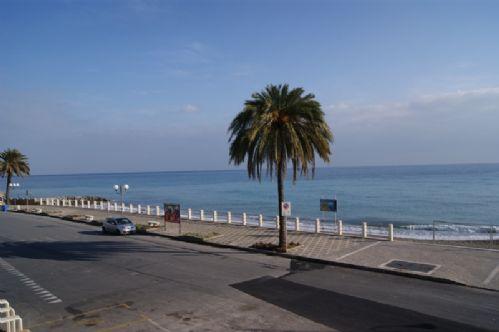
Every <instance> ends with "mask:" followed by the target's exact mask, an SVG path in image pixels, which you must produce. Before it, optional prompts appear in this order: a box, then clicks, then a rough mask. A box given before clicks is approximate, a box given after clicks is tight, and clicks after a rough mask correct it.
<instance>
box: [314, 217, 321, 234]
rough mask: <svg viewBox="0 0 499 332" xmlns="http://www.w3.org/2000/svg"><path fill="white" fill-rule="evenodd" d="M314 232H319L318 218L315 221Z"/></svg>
mask: <svg viewBox="0 0 499 332" xmlns="http://www.w3.org/2000/svg"><path fill="white" fill-rule="evenodd" d="M315 232H316V233H320V232H321V220H320V219H319V218H317V219H315Z"/></svg>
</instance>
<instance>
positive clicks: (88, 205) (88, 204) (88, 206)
mask: <svg viewBox="0 0 499 332" xmlns="http://www.w3.org/2000/svg"><path fill="white" fill-rule="evenodd" d="M87 208H89V209H90V201H87Z"/></svg>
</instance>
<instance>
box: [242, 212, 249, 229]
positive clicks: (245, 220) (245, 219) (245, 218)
mask: <svg viewBox="0 0 499 332" xmlns="http://www.w3.org/2000/svg"><path fill="white" fill-rule="evenodd" d="M247 220H248V219H247V216H246V212H243V226H246V224H247Z"/></svg>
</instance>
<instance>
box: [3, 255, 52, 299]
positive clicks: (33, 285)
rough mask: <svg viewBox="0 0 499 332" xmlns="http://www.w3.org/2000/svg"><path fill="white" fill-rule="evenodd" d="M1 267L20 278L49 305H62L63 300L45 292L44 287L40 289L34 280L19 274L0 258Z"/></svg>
mask: <svg viewBox="0 0 499 332" xmlns="http://www.w3.org/2000/svg"><path fill="white" fill-rule="evenodd" d="M0 267H2V268H3V269H4V270H5V271H7V272H8V273H10V274H12V275H13V276H16V277H18V278H19V281H21V282H22V283H23V284H24V285H25V286H27V287H29V288H30V289H31V290H32V291H33V292H34V293H35V294H36V295H38V296H39V297H40V298H41V299H43V300H44V301H47V302H48V303H50V304H52V303H60V302H62V300H61V299H60V298H58V297H57V296H55V295H54V294H52V293H51V292H49V291H48V290H45V289H44V288H43V287H40V286H39V285H38V284H37V283H36V282H35V281H34V280H33V279H31V278H28V277H27V276H26V275H25V274H23V273H21V272H19V271H18V270H17V269H16V268H15V267H14V266H12V265H10V264H9V263H7V261H5V260H4V259H2V258H0Z"/></svg>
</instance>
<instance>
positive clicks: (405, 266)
mask: <svg viewBox="0 0 499 332" xmlns="http://www.w3.org/2000/svg"><path fill="white" fill-rule="evenodd" d="M385 267H389V268H392V269H397V270H407V271H412V272H420V273H430V272H432V271H433V270H435V269H436V268H437V267H438V266H437V265H433V264H425V263H416V262H409V261H401V260H396V259H395V260H392V261H390V262H388V263H386V264H385Z"/></svg>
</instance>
